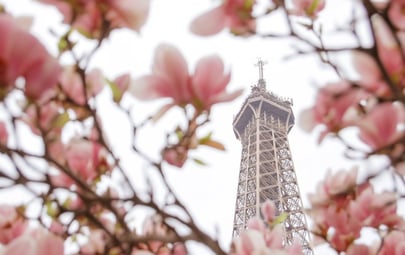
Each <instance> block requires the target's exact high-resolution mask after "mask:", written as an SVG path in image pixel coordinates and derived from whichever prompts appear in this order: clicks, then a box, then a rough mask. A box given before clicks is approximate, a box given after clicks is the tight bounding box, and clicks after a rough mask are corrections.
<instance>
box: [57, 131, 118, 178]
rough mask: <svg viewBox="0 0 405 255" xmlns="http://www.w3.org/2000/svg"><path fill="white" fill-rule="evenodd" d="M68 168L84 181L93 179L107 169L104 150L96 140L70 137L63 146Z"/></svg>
mask: <svg viewBox="0 0 405 255" xmlns="http://www.w3.org/2000/svg"><path fill="white" fill-rule="evenodd" d="M65 157H66V162H67V165H68V166H69V168H70V169H71V170H72V171H73V172H74V173H75V174H77V175H78V176H79V177H81V178H82V179H83V180H86V181H93V180H94V179H95V178H96V177H98V176H99V175H100V174H102V173H104V172H106V171H107V170H109V168H110V166H109V164H108V162H107V152H106V150H105V149H104V148H103V147H102V146H101V145H100V144H99V143H97V142H92V141H87V140H83V139H72V140H71V141H70V142H69V143H68V144H67V145H66V147H65Z"/></svg>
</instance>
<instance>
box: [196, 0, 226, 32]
mask: <svg viewBox="0 0 405 255" xmlns="http://www.w3.org/2000/svg"><path fill="white" fill-rule="evenodd" d="M225 25H226V13H225V10H224V8H223V6H222V5H221V6H218V7H216V8H214V9H212V10H210V11H208V12H206V13H203V14H202V15H200V16H198V17H197V18H195V19H194V20H193V21H192V23H191V26H190V30H191V32H192V33H194V34H196V35H201V36H209V35H214V34H217V33H219V32H221V30H222V29H224V27H225Z"/></svg>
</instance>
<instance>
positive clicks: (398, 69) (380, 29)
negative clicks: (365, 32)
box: [372, 16, 405, 87]
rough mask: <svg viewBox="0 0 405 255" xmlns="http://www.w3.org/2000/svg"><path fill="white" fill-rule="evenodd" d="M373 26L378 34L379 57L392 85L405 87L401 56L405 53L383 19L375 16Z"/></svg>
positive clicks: (403, 64)
mask: <svg viewBox="0 0 405 255" xmlns="http://www.w3.org/2000/svg"><path fill="white" fill-rule="evenodd" d="M372 24H373V27H374V29H375V34H376V44H377V50H378V56H379V57H380V60H381V62H382V64H383V66H384V69H385V71H386V72H387V73H388V75H389V78H390V80H391V83H393V84H394V85H397V86H400V87H405V72H404V70H405V63H404V60H403V58H402V55H401V53H402V54H403V53H404V52H401V47H400V45H398V43H397V41H396V40H395V39H394V35H393V34H392V31H391V30H390V29H389V27H388V25H387V24H386V23H385V21H384V20H383V19H382V18H381V17H379V16H375V17H374V18H373V19H372Z"/></svg>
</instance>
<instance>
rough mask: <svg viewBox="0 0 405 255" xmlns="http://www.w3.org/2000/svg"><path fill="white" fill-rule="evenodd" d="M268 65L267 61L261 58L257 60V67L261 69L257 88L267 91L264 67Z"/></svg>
mask: <svg viewBox="0 0 405 255" xmlns="http://www.w3.org/2000/svg"><path fill="white" fill-rule="evenodd" d="M265 64H267V61H263V60H262V59H261V58H258V59H257V63H256V64H255V66H257V67H259V80H258V81H257V86H258V87H259V88H260V89H262V90H266V81H265V80H264V78H263V66H264V65H265Z"/></svg>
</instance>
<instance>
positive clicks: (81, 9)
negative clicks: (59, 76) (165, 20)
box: [40, 0, 150, 38]
mask: <svg viewBox="0 0 405 255" xmlns="http://www.w3.org/2000/svg"><path fill="white" fill-rule="evenodd" d="M40 2H42V3H45V4H50V5H53V6H55V7H56V8H57V9H58V10H59V11H60V12H61V13H62V15H63V17H64V20H63V21H64V23H66V24H72V27H73V28H75V29H77V30H78V31H79V32H81V33H82V34H83V35H85V36H87V37H90V38H99V37H100V36H102V35H103V34H104V35H105V34H106V32H108V31H105V29H106V28H109V29H114V28H121V27H125V28H129V29H132V30H135V31H137V32H139V31H140V29H141V27H142V26H143V25H144V24H145V22H146V19H147V18H148V14H149V5H150V0H101V1H96V0H77V1H68V2H67V1H63V0H40ZM106 24H108V26H109V27H105V26H106Z"/></svg>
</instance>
